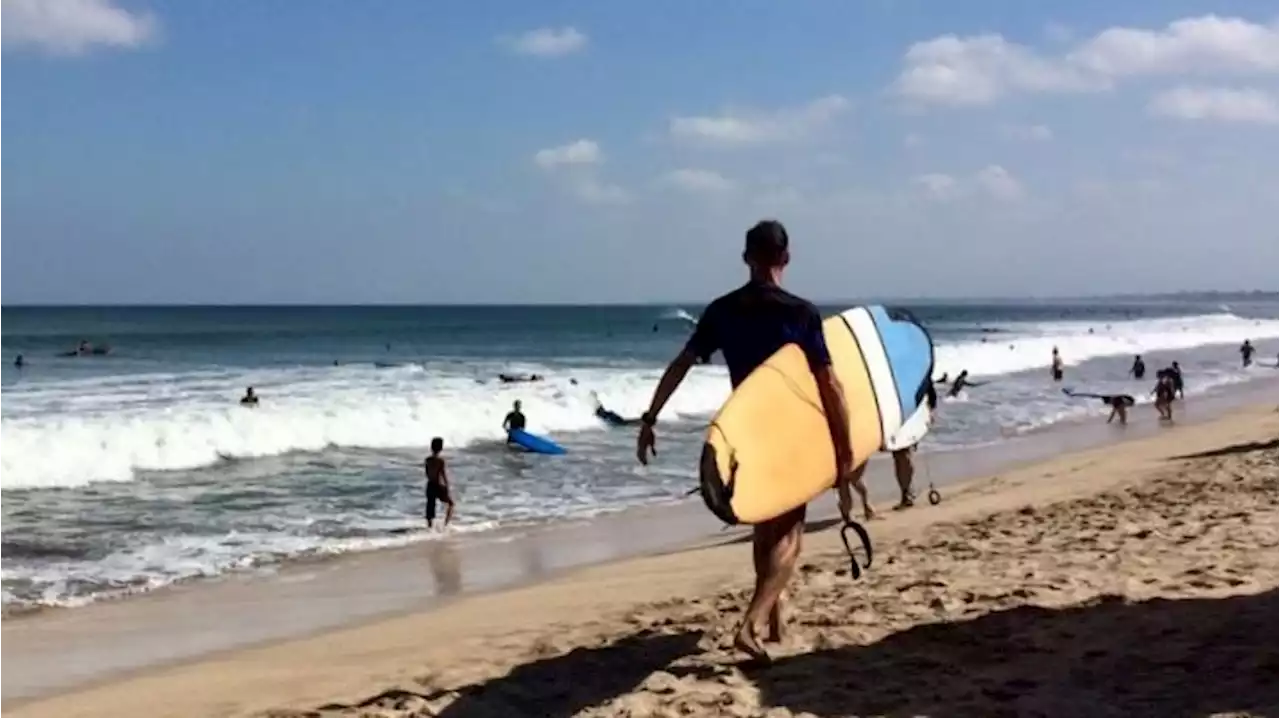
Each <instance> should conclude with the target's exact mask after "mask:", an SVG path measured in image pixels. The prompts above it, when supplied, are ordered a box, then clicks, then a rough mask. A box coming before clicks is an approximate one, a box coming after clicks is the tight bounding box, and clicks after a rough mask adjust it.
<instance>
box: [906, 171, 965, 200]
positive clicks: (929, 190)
mask: <svg viewBox="0 0 1280 718" xmlns="http://www.w3.org/2000/svg"><path fill="white" fill-rule="evenodd" d="M913 181H914V182H915V183H916V184H917V185H919V186H920V188H921V189H923V190H924V192H925V194H926V195H928V196H929V197H930V198H932V199H937V200H945V199H951V198H952V197H954V196H956V189H957V186H958V185H959V183H958V182H957V181H956V178H955V177H952V176H951V175H947V174H941V173H938V172H931V173H929V174H923V175H920V176H919V177H916V178H915V179H914V180H913Z"/></svg>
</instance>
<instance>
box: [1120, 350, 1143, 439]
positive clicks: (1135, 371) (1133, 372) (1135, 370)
mask: <svg viewBox="0 0 1280 718" xmlns="http://www.w3.org/2000/svg"><path fill="white" fill-rule="evenodd" d="M1146 375H1147V364H1146V362H1144V361H1142V355H1141V354H1136V355H1134V357H1133V366H1131V367H1129V376H1132V377H1133V378H1134V379H1141V378H1142V377H1144V376H1146ZM1120 423H1121V424H1123V423H1124V422H1123V421H1122V422H1120Z"/></svg>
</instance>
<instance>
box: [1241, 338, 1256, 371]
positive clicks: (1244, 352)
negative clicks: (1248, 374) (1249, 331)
mask: <svg viewBox="0 0 1280 718" xmlns="http://www.w3.org/2000/svg"><path fill="white" fill-rule="evenodd" d="M1253 352H1254V349H1253V345H1252V344H1250V343H1249V340H1248V339H1245V340H1244V344H1241V345H1240V363H1241V365H1242V366H1244V367H1245V368H1248V367H1249V365H1250V364H1252V363H1253Z"/></svg>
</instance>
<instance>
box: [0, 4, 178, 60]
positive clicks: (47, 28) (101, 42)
mask: <svg viewBox="0 0 1280 718" xmlns="http://www.w3.org/2000/svg"><path fill="white" fill-rule="evenodd" d="M0 20H2V22H0V37H2V38H3V44H4V47H5V48H6V49H9V48H13V49H17V48H34V49H39V50H43V51H45V52H48V53H50V54H53V55H82V54H84V53H87V52H89V51H90V50H92V49H94V48H97V47H116V48H134V47H139V46H140V45H143V44H144V43H146V42H147V41H148V40H150V39H152V38H153V37H155V35H156V32H157V29H158V25H157V23H156V21H155V19H154V18H152V17H151V16H150V15H147V14H143V13H130V12H128V11H127V10H122V9H121V8H118V7H116V6H115V5H113V4H112V2H111V0H4V3H3V5H0Z"/></svg>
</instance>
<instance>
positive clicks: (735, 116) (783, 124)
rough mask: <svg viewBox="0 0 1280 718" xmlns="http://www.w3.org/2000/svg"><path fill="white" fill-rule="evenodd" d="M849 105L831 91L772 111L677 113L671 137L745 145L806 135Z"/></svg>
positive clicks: (671, 127)
mask: <svg viewBox="0 0 1280 718" xmlns="http://www.w3.org/2000/svg"><path fill="white" fill-rule="evenodd" d="M848 108H849V101H848V100H847V99H845V98H844V97H842V96H840V95H828V96H826V97H821V98H819V99H817V100H814V101H813V102H810V103H808V104H806V105H802V106H800V107H789V108H783V109H779V110H772V111H759V110H727V111H725V112H724V113H722V114H720V115H714V116H692V117H673V118H671V121H670V123H669V125H668V132H669V133H670V135H671V137H672V138H674V139H676V140H680V141H685V142H692V143H696V144H705V145H715V146H721V147H741V146H745V145H759V144H766V143H774V142H791V141H795V140H799V139H803V138H804V137H806V136H808V135H809V134H810V133H813V132H815V131H818V130H821V129H823V128H824V127H827V126H829V125H830V124H831V123H832V121H834V120H835V118H836V117H838V116H839V115H840V114H842V113H843V112H845V111H846V110H847V109H848Z"/></svg>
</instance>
